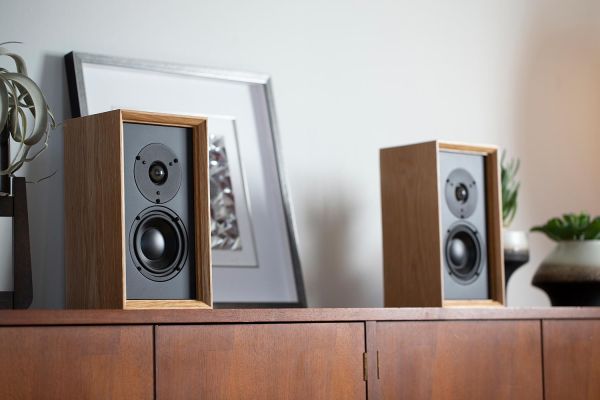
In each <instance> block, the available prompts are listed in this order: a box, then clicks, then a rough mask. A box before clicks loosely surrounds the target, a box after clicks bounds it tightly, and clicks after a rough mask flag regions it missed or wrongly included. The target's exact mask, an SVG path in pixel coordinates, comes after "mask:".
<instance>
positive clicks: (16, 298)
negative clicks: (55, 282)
mask: <svg viewBox="0 0 600 400" xmlns="http://www.w3.org/2000/svg"><path fill="white" fill-rule="evenodd" d="M12 189H13V195H12V196H0V217H9V218H11V217H12V219H13V221H12V239H13V240H12V247H13V257H12V260H13V282H14V285H13V290H12V291H10V292H0V308H28V307H29V306H30V305H31V301H32V300H33V284H32V277H31V252H30V246H29V218H28V216H27V189H26V183H25V178H12Z"/></svg>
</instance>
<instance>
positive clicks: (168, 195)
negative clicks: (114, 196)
mask: <svg viewBox="0 0 600 400" xmlns="http://www.w3.org/2000/svg"><path fill="white" fill-rule="evenodd" d="M133 168H134V170H133V175H134V178H135V184H136V185H137V187H138V189H139V191H140V193H142V195H143V196H144V197H145V198H146V199H148V200H149V201H151V202H152V203H156V204H160V203H166V202H168V201H169V200H171V199H172V198H173V197H175V195H176V194H177V192H178V191H179V187H180V186H181V165H180V163H179V160H178V159H177V156H176V155H175V153H173V151H172V150H171V149H170V148H168V147H167V146H165V145H164V144H160V143H151V144H149V145H147V146H146V147H144V148H143V149H142V150H141V151H140V152H139V153H138V155H137V156H136V157H135V165H134V167H133Z"/></svg>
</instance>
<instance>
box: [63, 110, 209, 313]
mask: <svg viewBox="0 0 600 400" xmlns="http://www.w3.org/2000/svg"><path fill="white" fill-rule="evenodd" d="M125 124H141V125H146V126H163V127H183V128H188V129H190V130H191V134H192V140H191V146H192V151H191V154H192V159H193V160H192V162H190V163H189V164H190V168H191V169H192V170H193V172H192V178H191V179H192V182H193V183H192V186H193V188H188V191H189V192H191V197H192V198H193V200H192V201H193V215H194V217H193V218H192V222H191V224H192V225H193V228H194V229H193V230H194V236H193V239H192V240H191V243H189V246H188V247H189V249H190V251H189V254H190V255H189V257H191V258H193V261H194V264H195V267H194V268H195V272H194V273H192V274H193V276H192V278H191V279H192V280H193V282H192V285H194V289H195V290H194V292H195V294H194V298H190V299H177V300H170V299H158V298H157V299H153V298H152V297H151V296H150V298H145V299H143V300H140V299H136V298H129V297H128V295H127V286H128V284H129V280H128V279H127V276H126V270H127V268H126V265H127V263H128V261H127V260H128V259H127V257H130V252H131V250H130V245H129V242H130V240H131V239H130V235H131V233H130V227H128V226H126V224H125V220H126V211H125V209H126V207H125V203H126V201H125V194H126V191H127V190H133V191H137V190H138V189H137V188H136V187H135V186H136V184H137V181H136V182H135V183H132V182H131V180H130V181H129V183H128V187H125V182H126V179H125V178H124V177H125V174H126V171H125V170H124V164H125V161H124V148H125V145H124V125H125ZM64 136H65V137H64V161H65V270H66V303H67V307H68V308H116V309H138V308H146V309H147V308H150V309H151V308H208V307H211V306H212V290H211V269H210V209H209V180H208V138H207V131H206V119H204V118H197V117H189V116H175V115H166V114H157V113H146V112H136V111H126V110H115V111H110V112H106V113H102V114H96V115H91V116H87V117H82V118H75V119H72V120H69V121H67V122H66V123H65V135H64ZM165 141H166V142H167V138H165ZM135 154H137V152H136V153H135ZM134 156H135V155H134ZM138 159H139V158H138ZM174 161H175V163H177V159H175V160H174ZM127 172H129V171H127ZM146 177H148V176H147V174H146ZM182 185H183V183H182ZM140 191H141V189H140ZM158 194H159V193H158V192H157V195H158ZM159 200H160V199H158V200H156V202H159ZM150 205H151V204H150ZM136 214H137V212H136ZM134 215H135V214H134ZM188 231H189V227H188ZM138 269H140V268H139V267H138ZM140 270H141V269H140ZM133 272H134V273H137V271H135V269H134V270H133Z"/></svg>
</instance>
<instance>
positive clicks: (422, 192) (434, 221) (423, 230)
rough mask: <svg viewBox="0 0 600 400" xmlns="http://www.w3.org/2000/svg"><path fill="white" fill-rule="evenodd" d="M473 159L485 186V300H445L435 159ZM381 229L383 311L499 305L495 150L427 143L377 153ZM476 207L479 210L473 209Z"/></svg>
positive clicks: (500, 262) (500, 266)
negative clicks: (460, 156)
mask: <svg viewBox="0 0 600 400" xmlns="http://www.w3.org/2000/svg"><path fill="white" fill-rule="evenodd" d="M442 152H444V153H454V154H466V155H477V156H481V157H482V158H483V164H484V165H483V173H484V180H485V185H484V187H483V191H482V193H483V194H484V195H483V198H480V199H479V202H480V204H482V205H485V209H486V212H485V225H486V231H487V232H485V233H483V235H485V236H484V237H485V239H486V242H487V246H485V253H486V258H485V259H486V261H487V266H486V271H487V278H488V285H487V289H488V291H489V292H488V296H487V298H485V299H478V300H472V299H468V298H467V299H460V300H450V299H449V298H447V297H446V295H445V288H444V279H445V278H444V275H445V274H446V272H445V267H444V263H445V262H447V261H445V260H446V258H445V257H446V245H445V243H444V240H443V237H444V235H445V233H446V229H447V228H448V227H444V224H443V223H442V202H443V201H445V195H444V193H443V192H442V189H441V187H442V184H443V182H442V184H441V183H440V179H446V178H445V177H442V176H441V175H440V157H441V156H440V154H441V153H442ZM380 171H381V207H382V228H383V263H384V299H385V301H384V302H385V306H386V307H442V306H444V307H451V306H467V307H473V306H484V307H487V306H492V307H498V306H502V305H504V303H505V294H504V262H503V251H502V234H501V233H502V231H501V229H502V226H501V221H502V219H501V198H500V196H501V193H500V186H499V163H498V151H497V149H496V148H495V147H491V146H475V145H467V144H454V143H447V142H441V141H432V142H426V143H419V144H414V145H407V146H401V147H393V148H386V149H382V150H381V152H380ZM478 207H479V206H478Z"/></svg>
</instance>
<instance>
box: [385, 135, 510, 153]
mask: <svg viewBox="0 0 600 400" xmlns="http://www.w3.org/2000/svg"><path fill="white" fill-rule="evenodd" d="M422 146H435V147H436V149H437V150H444V151H456V152H461V153H474V154H483V155H488V154H494V153H497V151H498V146H495V145H489V144H471V143H464V142H453V141H445V140H438V139H436V140H430V141H425V142H417V143H409V144H405V145H400V146H391V147H383V148H381V149H380V150H379V151H380V153H383V152H387V151H392V150H396V149H400V148H407V147H422Z"/></svg>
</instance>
